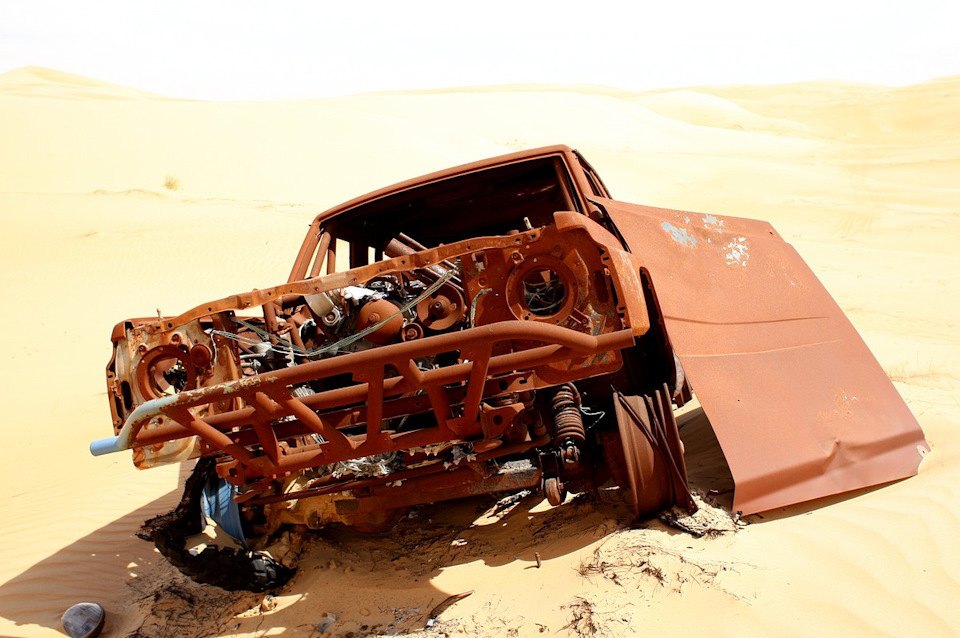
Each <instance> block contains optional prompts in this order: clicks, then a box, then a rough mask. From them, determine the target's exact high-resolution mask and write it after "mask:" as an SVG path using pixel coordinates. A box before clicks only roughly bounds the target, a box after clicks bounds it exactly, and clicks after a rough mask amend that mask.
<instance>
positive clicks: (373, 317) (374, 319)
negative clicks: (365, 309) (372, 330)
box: [369, 312, 380, 324]
mask: <svg viewBox="0 0 960 638" xmlns="http://www.w3.org/2000/svg"><path fill="white" fill-rule="evenodd" d="M369 319H370V323H372V324H373V323H377V322H378V321H380V315H379V314H377V313H375V312H371V313H370V317H369Z"/></svg>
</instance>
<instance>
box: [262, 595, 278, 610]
mask: <svg viewBox="0 0 960 638" xmlns="http://www.w3.org/2000/svg"><path fill="white" fill-rule="evenodd" d="M276 608H277V599H276V598H274V597H273V596H271V595H270V594H267V595H266V596H264V597H263V601H262V602H261V603H260V609H262V610H263V611H273V610H274V609H276Z"/></svg>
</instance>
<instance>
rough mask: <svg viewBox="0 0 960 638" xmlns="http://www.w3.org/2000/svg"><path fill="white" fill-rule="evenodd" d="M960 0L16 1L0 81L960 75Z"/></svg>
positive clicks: (2, 28) (353, 83) (225, 94)
mask: <svg viewBox="0 0 960 638" xmlns="http://www.w3.org/2000/svg"><path fill="white" fill-rule="evenodd" d="M958 30H960V0H911V1H909V2H907V1H904V0H893V1H891V0H887V1H884V0H873V1H869V2H868V1H860V0H855V1H844V0H803V1H800V2H797V1H795V0H792V1H778V0H766V1H752V0H716V1H715V2H703V1H693V2H670V1H669V0H657V1H656V2H614V1H605V0H594V1H593V2H568V1H566V0H555V1H553V2H525V1H524V0H510V1H502V0H488V1H484V2H455V1H453V0H448V1H445V2H440V1H435V0H428V1H424V2H417V1H413V0H410V1H407V2H386V1H384V2H352V3H350V2H344V3H337V4H333V3H328V2H323V1H322V0H314V1H312V2H283V1H273V2H264V1H261V2H247V1H244V0H215V1H210V2H205V1H203V0H193V1H189V2H181V1H179V0H177V1H161V2H149V3H148V2H142V1H139V0H124V1H121V2H98V1H96V0H94V1H92V2H82V1H79V0H73V1H70V2H67V1H64V0H61V1H55V0H29V1H21V0H3V2H2V4H0V72H5V71H9V70H11V69H15V68H18V67H21V66H45V67H51V68H55V69H59V70H63V71H69V72H72V73H79V74H81V75H87V76H91V77H95V78H98V79H102V80H107V81H110V82H116V83H119V84H124V85H127V86H132V87H136V88H140V89H145V90H148V91H153V92H156V93H161V94H164V95H170V96H176V97H193V98H206V99H251V98H289V97H325V96H333V95H344V94H350V93H359V92H367V91H381V90H392V89H418V88H439V87H450V86H467V85H477V84H498V83H514V82H540V83H588V84H604V85H612V86H617V87H622V88H625V89H632V90H645V89H654V88H667V87H676V86H687V85H697V84H729V83H752V84H770V83H780V82H792V81H798V80H811V79H821V78H839V79H845V80H854V81H862V82H872V83H878V84H893V85H900V84H909V83H913V82H919V81H923V80H926V79H930V78H933V77H938V76H942V75H954V74H960V35H958Z"/></svg>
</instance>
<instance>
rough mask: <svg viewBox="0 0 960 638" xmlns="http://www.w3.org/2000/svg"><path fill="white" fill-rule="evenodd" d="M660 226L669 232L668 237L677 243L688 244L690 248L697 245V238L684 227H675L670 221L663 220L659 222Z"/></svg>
mask: <svg viewBox="0 0 960 638" xmlns="http://www.w3.org/2000/svg"><path fill="white" fill-rule="evenodd" d="M660 227H661V228H663V229H664V230H665V231H667V232H668V233H670V237H671V238H672V239H673V241H675V242H677V243H678V244H683V245H684V246H690V247H691V248H693V247H694V246H696V245H697V238H696V237H694V236H693V235H691V234H690V233H689V232H688V231H687V229H686V228H677V227H676V226H674V225H673V224H671V223H670V222H663V223H662V224H660Z"/></svg>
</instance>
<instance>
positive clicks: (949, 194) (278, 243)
mask: <svg viewBox="0 0 960 638" xmlns="http://www.w3.org/2000/svg"><path fill="white" fill-rule="evenodd" d="M957 113H960V76H958V77H951V78H943V79H939V80H933V81H930V82H927V83H924V84H919V85H915V86H909V87H902V88H889V87H881V86H869V85H860V84H852V83H844V82H833V81H831V82H810V83H803V84H793V85H783V86H728V87H696V88H689V89H685V90H670V91H661V92H648V93H627V92H623V91H619V90H616V89H612V88H606V87H595V86H497V87H485V88H465V89H462V90H445V91H437V92H423V91H421V92H409V93H389V94H370V95H358V96H351V97H344V98H337V99H325V100H317V101H288V102H243V103H215V102H199V101H188V100H174V99H167V98H164V97H162V96H157V95H151V94H147V93H144V92H141V91H137V90H134V89H131V88H126V87H120V86H115V85H110V84H106V83H103V82H98V81H96V80H91V79H87V78H81V77H77V76H72V75H68V74H64V73H59V72H56V71H51V70H46V69H37V68H29V69H22V70H18V71H14V72H11V73H7V74H5V75H0V148H2V149H3V150H2V152H0V219H2V224H3V226H2V233H0V260H2V263H3V267H2V271H0V292H2V295H3V298H4V300H5V303H4V312H3V313H2V316H0V326H2V330H0V334H3V335H4V337H5V339H4V341H5V343H6V345H5V346H4V347H3V350H4V351H5V354H6V356H5V360H6V364H5V365H4V366H3V368H2V372H0V379H2V383H0V388H2V392H3V404H4V410H5V413H4V416H3V418H2V420H0V428H2V430H0V431H2V435H3V444H2V445H0V477H2V480H0V485H3V486H4V489H3V491H2V493H0V512H2V527H0V635H3V636H24V637H26V636H57V635H62V633H61V631H60V628H59V618H60V615H61V614H62V613H63V611H64V610H66V609H67V608H68V607H69V606H71V605H72V604H74V603H77V602H81V601H85V600H89V601H95V602H99V603H101V604H102V605H103V606H104V607H105V609H106V611H107V614H108V620H107V627H106V630H105V632H104V635H108V636H129V635H133V636H206V635H217V636H221V635H222V636H285V637H286V636H289V637H293V636H319V635H321V632H320V631H319V630H318V625H321V626H324V627H325V626H327V625H329V628H328V629H327V632H326V633H324V634H322V635H334V636H345V635H354V636H362V635H371V634H375V633H377V632H381V633H391V632H392V633H403V632H413V631H416V630H418V629H422V628H423V627H424V626H425V624H426V623H427V617H428V614H429V613H430V610H431V609H433V608H434V607H435V606H436V605H437V604H439V603H440V602H441V601H443V600H444V599H445V598H447V597H448V596H449V595H451V594H458V593H463V592H467V591H472V592H473V593H472V595H470V596H469V597H467V598H465V599H463V600H461V601H459V602H456V603H455V604H453V605H451V606H450V607H449V608H448V609H447V610H446V611H444V612H443V613H442V614H440V615H439V618H438V619H437V622H436V624H435V625H434V627H433V628H432V629H431V630H430V633H432V634H433V635H468V636H507V635H517V636H541V635H546V636H567V635H601V636H633V635H640V634H646V633H650V632H653V633H656V634H658V635H671V636H694V635H698V636H699V635H714V636H766V635H780V636H812V635H821V636H830V635H844V636H924V637H926V638H932V637H934V636H950V635H957V634H958V633H960V549H958V546H957V533H958V530H960V517H958V513H957V512H958V503H960V487H958V486H960V392H958V387H960V336H958V335H960V321H958V319H957V317H958V316H960V293H958V287H957V283H956V277H957V274H958V273H960V250H958V248H957V245H958V242H960V118H958V117H957ZM555 143H565V144H569V145H571V146H574V147H576V148H577V149H579V150H580V151H582V152H583V153H584V155H585V156H586V157H587V158H588V159H589V160H590V161H591V162H592V163H593V165H594V166H595V167H596V168H597V170H598V172H599V173H600V174H601V175H602V176H603V177H604V180H605V181H606V183H607V185H608V187H609V188H610V190H611V191H612V192H613V194H614V196H615V197H616V198H618V199H622V200H625V201H632V202H637V203H644V204H650V205H656V206H664V207H669V208H680V209H687V210H694V211H700V212H712V213H720V214H727V215H737V216H744V217H754V218H760V219H764V220H767V221H770V222H771V223H773V224H774V226H775V227H776V228H777V229H778V230H779V231H780V233H781V234H782V235H783V236H784V237H785V238H786V239H787V241H789V242H791V243H792V244H793V245H794V246H795V247H796V248H797V249H798V251H799V252H800V254H801V255H802V256H803V257H804V259H806V260H807V261H808V263H809V264H810V265H811V267H812V268H813V270H814V272H816V273H817V274H818V276H819V277H820V278H821V280H822V281H823V282H824V284H825V285H826V287H827V289H828V290H829V291H830V292H831V293H832V294H833V295H834V297H835V298H836V299H837V301H838V302H839V304H840V305H841V307H843V309H844V310H845V311H846V312H847V314H848V315H849V317H850V318H851V320H852V321H853V323H854V325H855V326H856V327H857V329H858V330H859V331H860V332H861V334H862V335H863V337H864V339H865V340H866V342H867V344H868V345H869V346H870V348H871V349H872V350H873V352H874V354H875V355H876V356H877V358H878V359H879V361H880V363H881V365H882V366H883V367H884V369H885V370H886V372H887V373H888V375H889V376H890V377H891V378H892V379H893V381H894V382H895V384H896V387H897V389H898V390H899V391H900V393H901V394H902V395H903V397H904V398H905V399H906V401H907V403H908V405H909V406H910V408H911V409H912V411H913V412H914V414H916V416H917V417H918V419H919V421H920V423H921V425H922V427H923V429H924V431H925V433H926V436H927V439H928V441H929V443H930V444H931V447H932V452H931V453H930V454H929V455H928V456H927V457H926V458H925V459H924V461H923V463H922V465H921V468H920V473H919V475H918V476H916V477H913V478H910V479H907V480H904V481H901V482H898V483H895V484H891V485H886V486H882V487H879V488H875V489H869V490H863V491H861V492H858V493H856V494H852V495H845V496H842V497H834V498H831V499H826V500H822V501H817V502H814V503H810V504H805V505H802V506H795V507H791V508H786V509H782V510H777V511H773V512H767V513H764V514H762V515H759V516H751V517H748V518H747V519H746V520H745V521H744V523H745V524H744V525H741V526H740V528H739V529H738V531H737V532H736V533H727V534H723V535H720V536H717V537H704V538H694V537H692V536H689V535H687V534H683V533H679V532H677V531H675V530H673V529H671V528H668V527H666V526H664V525H663V524H661V523H659V522H656V521H654V522H650V523H646V524H643V525H640V526H636V525H633V524H632V523H631V522H630V518H629V516H628V514H627V509H626V507H625V506H624V503H623V501H622V498H620V496H619V494H618V493H617V492H616V491H605V492H602V493H601V494H599V495H598V496H597V497H595V498H587V497H580V498H571V499H570V500H569V501H568V502H567V503H565V504H564V505H563V506H561V507H558V508H550V507H549V506H547V505H546V503H541V502H540V501H539V499H538V498H536V497H533V496H528V497H526V498H522V499H512V500H511V499H506V500H503V501H501V502H499V503H498V500H497V499H496V498H485V499H474V500H468V501H463V502H460V503H457V504H454V505H450V506H433V507H426V508H421V509H420V510H419V511H418V513H417V516H416V517H415V518H411V519H409V520H406V521H404V522H403V523H402V524H401V525H400V527H399V528H398V529H397V530H396V531H395V532H394V533H392V534H388V535H384V536H376V537H356V536H353V535H350V534H347V533H344V532H342V531H337V530H330V531H329V532H324V533H322V534H318V536H317V538H316V539H314V540H312V541H311V542H310V543H308V545H307V548H306V551H305V553H304V555H303V558H302V563H301V568H300V572H299V574H298V575H297V576H296V577H295V579H294V580H293V581H292V582H291V583H290V584H288V585H287V586H286V587H284V588H283V590H282V591H280V592H279V593H278V594H277V595H276V598H275V599H272V600H270V601H268V604H263V602H262V601H263V599H264V596H263V595H259V596H257V595H252V594H243V595H241V594H227V593H224V592H222V591H220V590H217V589H216V588H210V587H206V588H205V587H201V586H198V585H196V584H193V583H191V582H190V581H187V580H186V579H185V578H184V577H182V576H181V575H180V574H179V573H178V572H176V571H175V570H174V569H173V568H172V567H170V566H169V565H168V564H167V563H166V562H165V561H164V560H163V558H162V557H161V556H160V555H159V554H158V553H157V552H156V551H155V550H154V549H153V547H152V546H151V545H150V544H149V543H146V542H144V541H142V540H139V539H137V538H135V537H134V536H133V533H134V532H135V531H136V529H137V528H138V527H139V525H140V523H142V522H143V521H144V520H145V519H147V518H149V517H151V516H153V515H155V514H159V513H162V512H165V511H167V510H169V509H170V508H172V507H173V505H174V504H175V503H176V502H177V500H178V499H179V488H178V483H179V481H181V479H182V477H183V472H184V468H181V467H164V468H159V469H154V470H149V471H138V470H136V469H134V467H133V465H132V463H131V462H130V458H129V454H118V455H113V456H108V457H99V458H94V457H92V456H90V454H89V453H88V451H87V444H88V442H89V441H90V440H92V439H98V438H102V437H104V436H108V435H109V434H110V433H111V431H110V419H109V411H108V406H107V398H106V393H105V385H104V376H103V374H104V367H105V365H106V363H107V360H108V358H109V355H110V343H109V334H110V329H111V328H112V326H113V325H114V323H116V322H117V321H119V320H120V319H123V318H125V317H130V316H149V315H152V314H153V313H155V312H157V311H158V310H160V311H161V312H164V313H172V314H176V313H178V312H180V311H182V310H185V309H187V308H190V307H192V306H194V305H196V304H197V303H200V302H202V301H204V300H207V299H215V298H220V297H223V296H226V295H228V294H231V293H235V292H242V291H247V290H250V289H252V288H258V287H263V286H269V285H272V284H276V283H280V282H281V281H283V280H285V279H286V276H287V274H288V269H289V267H290V266H291V265H292V262H293V257H294V255H295V251H296V249H297V247H298V246H299V243H300V241H301V239H302V235H303V233H304V232H305V231H306V228H307V225H308V224H309V222H310V220H311V219H312V217H313V216H314V215H315V214H316V213H318V212H320V211H322V210H324V209H326V208H328V207H330V206H332V205H334V204H337V203H339V202H341V201H344V200H346V199H349V198H352V197H354V196H357V195H360V194H362V193H364V192H367V191H369V190H373V189H375V188H378V187H380V186H383V185H386V184H389V183H393V182H396V181H400V180H402V179H406V178H408V177H412V176H415V175H419V174H422V173H425V172H429V171H432V170H437V169H441V168H445V167H447V166H452V165H455V164H458V163H462V162H467V161H472V160H475V159H479V158H482V157H489V156H493V155H497V154H501V153H504V152H509V151H511V150H515V149H521V148H531V147H536V146H541V145H546V144H555ZM700 421H702V418H698V416H697V414H696V412H695V411H694V412H693V413H691V414H689V415H687V416H686V417H684V423H685V424H686V426H687V432H686V433H685V435H684V436H685V437H691V438H690V440H693V441H695V440H697V437H696V433H695V430H696V429H697V428H698V427H699V428H700V429H701V430H702V429H703V428H702V425H703V424H702V423H700ZM691 445H692V444H691V443H690V442H688V447H690V446H691ZM695 448H696V446H695V445H693V448H692V449H689V450H688V452H689V453H690V454H694V453H695ZM701 469H702V468H701ZM536 554H538V555H539V556H540V559H541V566H540V567H537V563H536ZM271 607H272V608H271ZM351 632H352V633H351Z"/></svg>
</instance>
